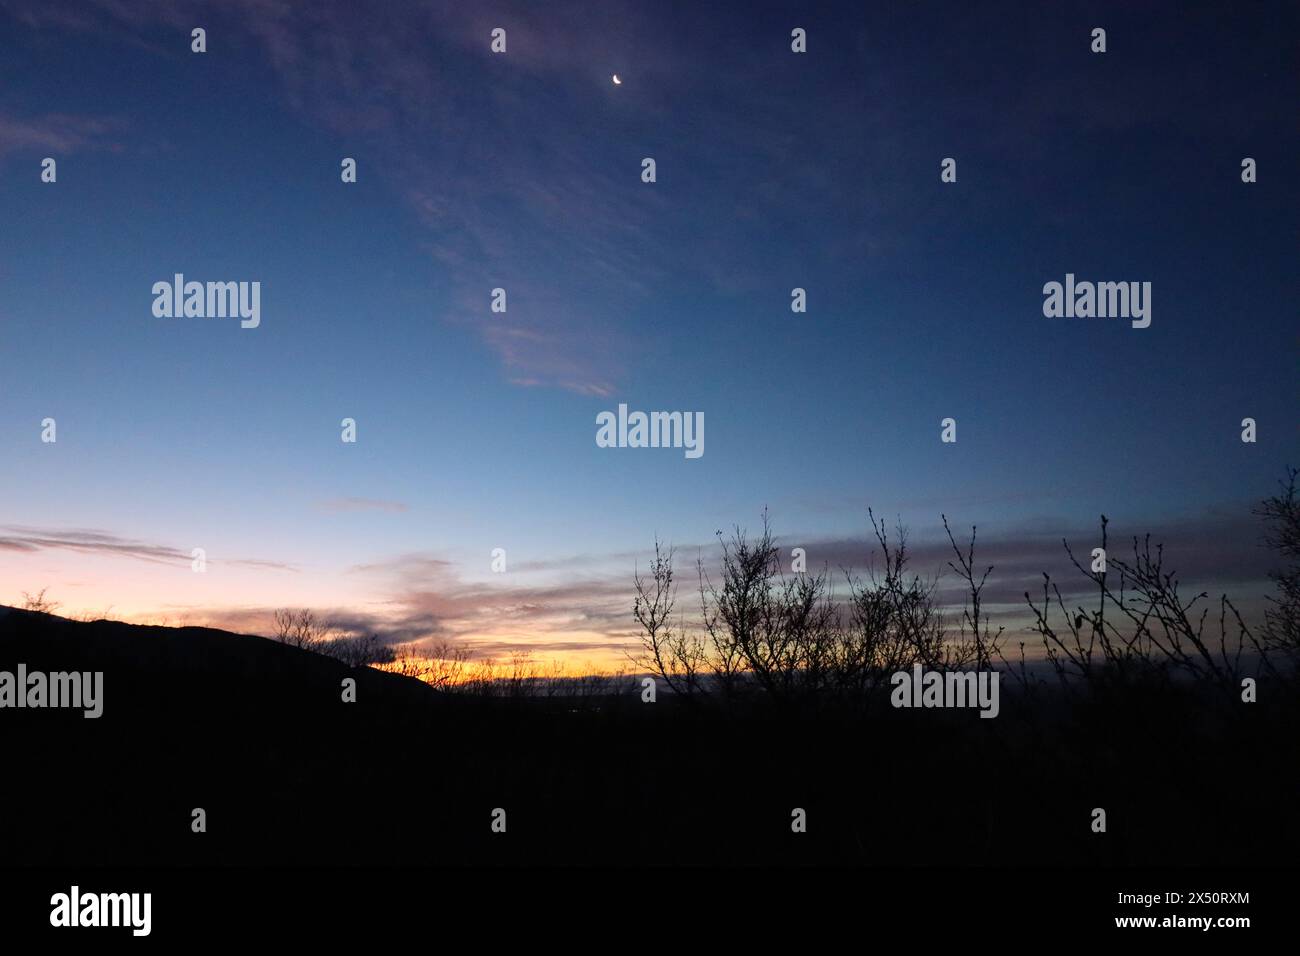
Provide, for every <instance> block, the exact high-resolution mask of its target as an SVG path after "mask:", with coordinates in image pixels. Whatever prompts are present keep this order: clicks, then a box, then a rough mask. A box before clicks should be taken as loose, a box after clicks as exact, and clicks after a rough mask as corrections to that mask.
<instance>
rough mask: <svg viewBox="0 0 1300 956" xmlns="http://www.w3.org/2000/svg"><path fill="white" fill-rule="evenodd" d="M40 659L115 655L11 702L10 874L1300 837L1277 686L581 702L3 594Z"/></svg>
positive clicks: (1171, 858)
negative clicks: (34, 700) (74, 617)
mask: <svg viewBox="0 0 1300 956" xmlns="http://www.w3.org/2000/svg"><path fill="white" fill-rule="evenodd" d="M19 662H22V663H24V664H26V665H27V668H28V669H29V670H32V671H36V670H39V671H43V672H50V671H67V670H78V671H102V672H103V674H104V690H103V697H104V711H103V716H102V717H101V718H99V719H95V720H87V719H84V718H83V717H82V715H81V713H80V712H79V711H71V712H68V711H62V712H59V711H51V710H29V709H23V710H16V709H7V708H6V709H0V747H2V748H3V749H2V752H3V759H4V766H5V770H6V773H5V775H4V785H3V786H0V819H3V820H4V821H6V827H7V836H6V840H5V847H4V852H5V855H6V859H7V860H8V862H10V863H11V864H18V865H23V864H78V865H82V864H113V865H128V864H147V863H163V864H202V863H223V864H224V863H268V862H272V863H299V864H345V865H346V864H351V863H400V864H405V863H426V864H439V863H489V864H490V863H506V862H515V863H518V862H525V863H556V862H607V863H628V864H636V863H681V862H750V863H759V862H794V863H798V862H839V863H868V864H903V865H927V864H958V865H962V864H977V863H1071V864H1078V863H1091V864H1130V863H1132V864H1137V863H1142V864H1188V863H1207V864H1208V863H1250V864H1259V863H1268V862H1293V861H1294V858H1295V854H1296V849H1297V847H1300V824H1298V823H1297V820H1296V817H1295V814H1294V813H1293V812H1292V807H1293V804H1294V794H1295V792H1296V784H1297V779H1296V777H1297V767H1300V753H1298V752H1297V750H1298V747H1300V744H1298V743H1297V739H1296V735H1295V733H1294V726H1295V717H1296V700H1295V696H1294V693H1292V692H1290V691H1289V690H1288V689H1287V688H1286V687H1285V686H1284V685H1281V684H1272V683H1270V682H1268V681H1266V680H1261V684H1260V703H1258V704H1253V705H1248V706H1236V705H1232V704H1231V703H1227V704H1225V703H1224V702H1223V701H1222V700H1221V699H1215V698H1211V697H1208V696H1206V695H1205V694H1204V693H1203V689H1202V688H1198V687H1195V686H1176V685H1171V684H1163V685H1152V686H1134V687H1099V688H1093V689H1091V691H1090V692H1089V693H1088V694H1085V695H1081V696H1080V697H1078V698H1077V699H1066V698H1065V697H1064V696H1063V695H1061V694H1060V693H1058V692H1056V691H1055V690H1054V688H1051V687H1044V688H1040V690H1039V692H1038V693H1036V694H1035V695H1034V696H1033V697H1032V698H1026V697H1023V696H1017V695H1015V694H1014V693H1013V692H1012V691H1011V689H1010V688H1006V689H1004V693H1003V703H1002V712H1001V714H1000V716H999V717H998V718H997V719H995V720H983V719H980V718H978V717H977V716H976V714H975V713H973V712H970V711H959V712H954V711H952V710H937V711H936V710H931V711H921V710H895V709H893V708H891V707H890V706H889V704H888V700H887V695H878V696H873V697H870V698H869V699H866V700H861V701H857V702H855V703H854V705H853V706H852V707H847V708H845V707H841V706H838V705H834V704H831V703H829V702H827V703H821V702H819V703H818V705H817V706H816V707H815V708H813V709H811V710H792V709H788V708H777V707H767V706H761V705H755V706H750V707H733V708H710V707H702V708H696V707H692V706H688V705H686V704H685V703H684V702H683V701H681V700H674V699H672V698H671V697H670V696H668V695H661V696H660V699H659V702H658V703H655V704H653V705H650V704H643V703H641V702H640V699H639V696H638V695H636V694H625V695H623V696H621V697H619V698H616V699H606V700H603V701H601V702H600V705H599V706H596V707H585V708H578V707H572V706H567V705H566V703H565V702H564V701H563V700H551V701H528V700H520V699H493V698H487V699H480V698H474V697H465V696H461V695H458V694H447V693H440V692H438V691H435V690H433V689H432V688H430V687H428V686H426V685H424V684H422V683H420V682H418V681H415V680H411V679H408V678H404V677H400V676H396V675H390V674H384V673H380V672H377V671H374V670H371V669H367V668H360V669H353V668H349V667H347V666H346V665H344V664H341V663H339V662H337V661H334V660H332V659H330V658H326V657H323V656H320V655H316V654H312V653H310V652H307V651H302V650H297V649H294V648H291V647H287V646H283V645H280V644H278V643H276V642H274V641H270V640H267V639H264V638H259V637H249V636H245V635H237V634H228V633H225V632H222V631H217V630H211V629H208V628H192V627H187V628H162V627H144V626H136V625H129V624H122V623H118V622H111V621H99V622H93V623H79V622H74V621H68V620H64V619H61V618H57V617H50V616H48V615H38V614H32V613H28V612H24V611H17V610H13V609H5V610H2V611H0V671H5V670H7V671H13V670H14V669H15V668H16V665H17V664H18V663H19ZM348 677H351V678H354V679H355V680H356V681H357V694H358V697H357V702H356V703H344V702H343V701H342V700H341V690H342V687H341V685H342V681H343V680H344V679H345V678H348ZM1099 806H1100V807H1104V808H1106V810H1107V814H1108V824H1109V829H1108V832H1107V833H1105V834H1095V833H1093V832H1091V830H1090V827H1089V823H1090V812H1091V810H1092V808H1093V807H1099ZM196 807H201V808H203V809H204V810H205V811H206V813H207V832H206V833H193V832H191V811H192V810H193V809H194V808H196ZM497 807H501V808H504V809H505V810H506V811H507V832H506V833H504V834H501V833H493V832H492V831H491V828H490V824H491V814H492V811H493V809H494V808H497ZM796 807H797V808H802V809H804V810H805V811H806V812H807V819H808V830H807V832H806V833H802V834H795V833H792V832H791V828H790V821H791V811H792V809H793V808H796ZM1260 819H1264V820H1269V821H1276V822H1274V823H1272V824H1271V825H1270V827H1269V828H1268V829H1267V830H1262V829H1261V828H1259V827H1258V826H1256V821H1258V820H1260Z"/></svg>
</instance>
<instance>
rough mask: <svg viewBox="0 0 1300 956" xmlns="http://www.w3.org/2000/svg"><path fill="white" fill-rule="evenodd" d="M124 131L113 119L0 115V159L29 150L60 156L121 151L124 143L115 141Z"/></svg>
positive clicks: (2, 113)
mask: <svg viewBox="0 0 1300 956" xmlns="http://www.w3.org/2000/svg"><path fill="white" fill-rule="evenodd" d="M122 128H123V124H122V122H121V121H120V120H117V119H115V118H112V117H97V116H77V115H71V114H65V113H46V114H43V115H40V116H30V117H21V116H15V115H13V114H11V113H6V112H0V156H3V155H5V154H7V153H13V152H18V151H20V150H26V149H37V150H48V151H50V152H54V153H59V154H64V155H66V154H70V153H76V152H79V151H81V150H85V149H106V150H112V151H117V150H120V149H121V148H122V146H121V143H119V142H118V141H117V140H116V139H114V138H113V136H114V134H115V133H117V132H118V131H120V130H121V129H122Z"/></svg>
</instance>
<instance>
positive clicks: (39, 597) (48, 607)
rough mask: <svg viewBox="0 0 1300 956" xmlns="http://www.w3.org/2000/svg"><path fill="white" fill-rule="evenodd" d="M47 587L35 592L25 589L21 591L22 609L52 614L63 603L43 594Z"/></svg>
mask: <svg viewBox="0 0 1300 956" xmlns="http://www.w3.org/2000/svg"><path fill="white" fill-rule="evenodd" d="M48 590H49V588H41V589H40V590H39V591H38V592H36V593H35V594H30V593H28V592H27V591H24V592H23V610H24V611H34V612H35V613H37V614H53V613H54V612H55V611H57V610H58V609H59V608H60V607H62V606H63V605H62V604H61V603H60V602H59V601H52V600H50V599H49V598H47V597H46V596H45V592H46V591H48Z"/></svg>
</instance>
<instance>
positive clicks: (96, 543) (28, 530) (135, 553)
mask: <svg viewBox="0 0 1300 956" xmlns="http://www.w3.org/2000/svg"><path fill="white" fill-rule="evenodd" d="M0 550H2V551H17V552H30V553H35V552H39V551H75V552H77V553H79V554H95V555H103V556H107V557H120V558H131V559H134V560H137V561H148V562H150V563H153V564H189V563H190V562H191V561H192V560H193V557H192V555H191V553H190V552H189V551H182V550H180V549H179V548H173V547H170V546H168V545H163V544H155V543H152V542H147V541H138V540H135V539H132V538H123V537H119V536H118V535H115V534H110V533H108V532H105V531H96V530H87V529H68V530H54V529H48V528H32V527H27V526H24V525H4V526H0ZM209 562H210V563H213V564H221V563H225V564H232V565H242V566H245V567H255V568H263V569H266V570H275V571H297V570H298V568H297V567H295V566H294V565H291V564H284V563H282V562H279V561H262V560H258V559H255V558H232V559H227V560H225V561H224V562H223V561H221V560H218V559H209Z"/></svg>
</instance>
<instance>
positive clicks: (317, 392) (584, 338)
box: [0, 0, 1300, 664]
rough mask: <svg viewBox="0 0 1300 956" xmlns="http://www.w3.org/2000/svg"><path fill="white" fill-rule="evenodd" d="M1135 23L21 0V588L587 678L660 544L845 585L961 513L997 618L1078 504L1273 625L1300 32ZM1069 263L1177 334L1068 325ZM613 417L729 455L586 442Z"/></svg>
mask: <svg viewBox="0 0 1300 956" xmlns="http://www.w3.org/2000/svg"><path fill="white" fill-rule="evenodd" d="M1129 7H1131V5H1127V4H1113V5H1112V4H1098V3H1081V4H1072V3H1065V4H1053V5H1050V8H1043V9H1039V8H1037V6H1036V5H1013V4H985V5H978V7H974V6H967V5H961V6H957V5H951V4H935V5H929V4H924V3H919V4H892V5H883V4H882V5H874V4H834V3H818V4H806V5H805V4H793V3H779V4H778V3H743V4H740V3H737V4H728V3H717V4H713V3H710V4H686V3H682V4H677V3H620V2H600V3H591V4H586V3H564V4H501V3H484V4H461V3H424V4H417V3H410V4H405V3H403V4H397V3H392V4H388V3H379V4H376V5H370V4H352V3H346V4H344V3H337V4H336V3H319V4H311V5H290V4H283V3H279V2H272V0H240V2H231V3H225V4H221V5H211V4H200V3H192V2H186V0H181V2H174V3H169V4H166V5H158V4H154V3H149V2H144V0H101V2H87V3H82V4H55V5H51V4H47V3H41V2H28V0H0V222H2V223H3V228H2V229H0V452H2V453H0V603H19V602H20V601H21V599H22V592H24V591H29V592H35V591H38V590H40V589H41V588H45V587H48V588H49V594H50V596H52V597H53V598H54V599H55V600H58V601H60V602H62V605H63V610H64V612H65V613H85V614H98V613H101V612H107V613H109V614H110V615H111V616H113V617H116V618H121V619H126V620H137V621H150V622H168V623H174V624H175V623H209V624H215V625H218V626H226V627H231V628H233V629H236V630H246V631H250V632H257V631H258V630H259V629H264V627H265V624H266V620H267V617H268V615H269V612H270V610H272V609H274V608H277V607H310V608H314V609H317V610H319V611H321V612H322V613H323V614H326V615H327V616H330V617H332V618H334V619H335V620H337V621H339V622H340V623H341V624H342V625H344V626H347V627H354V628H358V629H370V630H374V631H377V632H379V633H381V634H382V635H383V636H384V637H385V639H387V640H391V641H399V640H400V641H418V640H430V639H443V638H446V639H452V640H455V641H460V642H463V643H465V644H466V645H468V646H470V647H472V648H474V649H476V650H477V651H479V652H481V653H485V654H487V653H504V652H505V651H507V650H509V649H514V648H526V649H529V650H531V651H533V652H535V653H536V654H538V655H540V656H543V657H546V656H551V657H556V658H559V659H562V660H565V661H568V662H578V661H591V662H595V663H598V664H605V663H609V662H616V661H617V660H618V659H620V658H621V648H622V647H624V646H625V645H626V641H627V640H628V638H629V637H630V635H631V634H632V633H633V632H632V626H633V625H632V621H631V616H630V610H631V600H632V591H631V576H632V573H633V570H634V568H635V567H637V566H638V564H639V565H640V566H641V567H644V564H645V561H646V560H647V556H648V555H649V554H650V552H651V551H652V547H653V542H654V540H655V538H656V536H658V537H659V538H660V539H662V540H664V541H667V542H671V543H672V544H673V545H675V546H676V547H677V549H678V553H679V556H682V557H683V561H684V563H686V564H689V563H692V562H693V560H694V557H695V555H696V554H697V553H702V554H704V555H705V556H706V558H708V557H709V556H710V555H712V554H714V550H713V546H714V545H715V543H716V532H717V531H718V530H729V529H731V528H732V527H733V526H735V525H741V526H747V527H750V528H753V527H755V526H757V525H758V524H759V522H760V520H761V515H762V512H763V510H764V509H765V508H766V509H768V510H769V512H770V514H771V517H772V521H773V525H774V528H775V530H776V532H777V534H778V537H779V539H780V541H781V542H782V545H783V547H786V548H790V547H795V546H802V547H804V548H805V549H806V551H807V554H808V562H809V565H810V566H812V567H820V566H822V565H827V566H829V567H831V568H832V569H839V568H843V567H846V566H856V567H861V566H863V565H865V563H866V561H867V560H868V558H869V557H870V553H871V547H870V543H869V530H870V528H869V524H868V519H867V508H868V506H870V507H872V508H874V510H875V513H876V514H877V516H881V517H886V518H887V520H888V521H889V522H890V523H891V524H893V523H894V522H895V521H899V522H902V523H903V524H905V525H906V526H907V527H908V528H909V529H910V531H911V534H912V540H913V543H914V544H915V545H916V556H917V561H918V568H919V569H920V570H936V571H937V570H939V569H941V568H942V566H943V563H944V562H945V561H946V560H947V557H948V556H947V555H946V554H945V553H944V548H945V547H946V543H944V542H943V541H942V539H941V537H940V535H941V534H942V526H941V523H940V515H941V514H947V515H948V517H949V518H950V519H951V520H952V522H953V524H954V526H955V527H959V528H968V527H969V526H970V525H972V524H977V525H978V526H979V529H980V536H981V541H982V542H987V546H988V549H989V550H988V555H989V556H990V560H991V561H993V562H994V563H996V564H997V565H998V567H997V570H995V573H994V576H993V582H994V586H995V587H996V588H997V590H996V592H995V600H994V602H993V603H994V607H995V609H996V610H997V612H998V613H999V614H1005V615H1007V616H1008V619H1009V620H1010V619H1012V618H1014V617H1015V615H1017V614H1019V615H1020V616H1021V617H1023V615H1024V611H1023V609H1022V608H1020V607H1019V605H1020V604H1021V603H1022V600H1021V599H1020V598H1019V595H1020V594H1022V593H1023V591H1024V590H1025V587H1027V586H1036V584H1035V582H1037V581H1041V577H1040V575H1039V572H1040V571H1042V570H1050V569H1053V568H1055V569H1058V570H1059V569H1060V566H1061V562H1062V560H1063V552H1062V550H1061V547H1060V545H1061V539H1062V538H1063V537H1066V538H1070V539H1071V540H1072V541H1079V542H1086V543H1087V547H1089V548H1090V547H1091V546H1092V545H1093V544H1094V543H1095V542H1093V540H1092V539H1093V538H1095V529H1096V524H1097V516H1098V515H1099V514H1101V513H1103V512H1104V513H1105V514H1107V515H1108V516H1109V517H1110V519H1111V529H1110V530H1111V535H1112V539H1113V540H1121V541H1122V540H1125V539H1127V538H1129V537H1131V536H1132V535H1135V534H1145V533H1146V532H1152V533H1153V534H1155V535H1158V536H1160V537H1161V538H1163V539H1164V540H1165V541H1166V542H1167V543H1168V545H1169V551H1170V553H1171V555H1174V556H1175V566H1176V567H1177V568H1178V569H1179V570H1180V571H1182V572H1183V574H1184V575H1187V576H1190V578H1191V579H1192V580H1199V581H1207V582H1212V583H1213V584H1214V585H1216V586H1217V585H1222V586H1223V587H1224V588H1226V589H1228V590H1230V592H1232V593H1233V594H1234V595H1235V596H1238V595H1244V599H1245V600H1247V601H1251V600H1256V599H1258V598H1259V597H1260V596H1261V595H1262V594H1263V593H1264V591H1265V590H1266V587H1267V585H1266V582H1265V581H1264V579H1263V575H1264V572H1265V571H1266V570H1267V569H1268V567H1269V556H1268V555H1267V554H1266V553H1265V552H1264V551H1263V549H1262V548H1261V547H1260V543H1259V537H1260V531H1261V528H1260V526H1259V524H1258V522H1257V521H1256V520H1255V519H1252V518H1251V517H1250V514H1249V512H1250V508H1251V505H1252V503H1253V502H1255V501H1257V500H1258V499H1260V498H1262V497H1264V496H1265V495H1268V494H1270V493H1271V492H1272V491H1274V490H1275V488H1276V482H1277V480H1278V478H1279V477H1281V475H1282V473H1283V469H1284V467H1285V466H1287V465H1288V464H1300V441H1298V440H1297V430H1296V419H1295V410H1296V407H1297V405H1296V399H1297V388H1296V384H1297V381H1300V378H1297V375H1296V358H1297V352H1296V346H1297V344H1300V343H1298V341H1297V323H1296V303H1297V301H1298V300H1300V278H1298V276H1300V270H1297V268H1296V252H1297V238H1298V237H1297V223H1300V176H1298V175H1297V173H1298V172H1300V171H1298V170H1297V168H1296V167H1297V157H1300V150H1298V149H1297V146H1300V136H1297V128H1296V122H1295V115H1294V103H1295V102H1296V100H1297V96H1296V94H1297V92H1300V90H1297V70H1296V62H1295V57H1296V54H1295V50H1294V45H1293V39H1292V38H1293V37H1294V35H1295V27H1296V26H1297V23H1296V22H1295V21H1296V20H1297V19H1298V18H1297V14H1296V10H1295V8H1294V7H1290V8H1288V7H1287V6H1285V5H1281V4H1279V5H1276V6H1268V5H1263V6H1260V7H1253V6H1252V7H1244V8H1234V9H1232V10H1226V9H1214V10H1211V11H1209V12H1206V11H1194V10H1188V9H1185V7H1184V5H1176V4H1172V3H1169V4H1149V5H1148V4H1144V5H1142V6H1141V8H1140V9H1130V8H1129ZM1288 21H1289V22H1288ZM195 27H202V28H203V29H204V30H206V42H207V50H206V52H204V53H194V52H192V51H191V30H192V29H193V28H195ZM498 27H499V28H502V29H504V30H505V31H506V38H507V39H506V50H505V52H503V53H494V52H493V51H492V49H491V34H492V31H493V30H494V29H495V28H498ZM796 27H798V28H802V29H804V30H805V31H806V36H807V52H806V53H801V54H800V53H794V52H792V50H791V31H792V30H793V29H794V28H796ZM1095 27H1103V28H1105V29H1106V31H1107V51H1106V52H1105V53H1104V54H1097V53H1093V52H1092V51H1091V50H1090V45H1091V43H1092V40H1091V32H1092V30H1093V28H1095ZM614 74H617V75H618V76H619V78H620V80H621V83H619V84H617V85H616V84H614V83H613V82H612V79H611V77H612V76H613V75H614ZM45 157H51V158H54V159H55V160H56V161H57V181H56V182H54V183H46V182H42V181H41V162H42V160H43V159H44V158H45ZM344 157H351V158H354V159H355V160H356V163H357V181H356V182H355V183H344V182H342V181H341V177H340V163H341V161H342V159H343V158H344ZM646 157H651V158H653V159H654V160H655V164H656V180H655V181H654V182H652V183H647V182H643V181H642V175H641V174H642V160H643V159H644V158H646ZM947 157H952V158H954V159H956V161H957V167H956V169H957V180H956V182H951V183H945V182H941V179H940V163H941V161H942V160H943V159H944V158H947ZM1243 157H1252V158H1254V159H1255V160H1256V163H1257V170H1258V179H1257V181H1256V182H1254V183H1249V184H1247V183H1243V182H1242V180H1241V162H1242V159H1243ZM175 273H182V274H184V275H185V277H186V278H187V279H188V280H198V281H257V282H259V283H260V290H261V312H260V324H259V326H258V327H257V328H249V329H245V328H241V327H240V323H239V321H238V320H237V319H231V318H198V317H188V318H186V317H170V318H167V317H157V316H155V315H154V313H153V309H152V305H153V300H154V296H153V294H152V291H151V289H152V286H153V284H154V283H155V282H157V281H160V280H161V281H170V280H171V278H172V276H173V275H174V274H175ZM1067 273H1073V274H1074V275H1076V276H1077V277H1078V279H1079V280H1080V281H1083V280H1090V281H1140V282H1150V283H1151V288H1152V293H1151V319H1152V321H1151V325H1150V327H1148V328H1145V329H1135V328H1133V327H1131V324H1130V322H1129V321H1127V320H1125V319H1098V318H1047V317H1045V316H1044V314H1043V286H1044V284H1045V283H1047V282H1051V281H1058V282H1063V281H1064V279H1065V276H1066V274H1067ZM494 288H504V289H505V290H506V293H507V303H508V304H507V310H506V312H504V313H500V312H493V311H492V310H491V309H490V303H491V293H492V290H493V289H494ZM794 288H802V289H805V290H806V294H807V311H806V312H803V313H796V312H793V311H792V310H791V290H792V289H794ZM620 403H625V404H627V405H628V406H629V408H631V409H633V410H644V411H651V410H677V411H684V412H697V413H702V414H703V416H704V419H705V422H706V429H705V439H706V441H705V452H704V454H703V455H702V456H701V457H699V458H694V459H689V458H687V457H686V456H685V455H684V454H683V452H682V450H681V449H664V448H655V449H652V448H602V447H598V445H597V443H596V441H595V435H596V416H597V415H598V414H600V413H601V412H603V411H614V410H616V409H617V407H618V405H619V404H620ZM947 417H951V418H953V419H955V420H956V423H957V424H956V429H957V440H956V442H954V443H944V442H942V441H941V440H940V431H941V427H940V423H941V420H942V419H944V418H947ZM1246 417H1251V418H1253V419H1255V421H1256V423H1257V441H1256V442H1254V443H1244V442H1242V441H1241V422H1242V419H1243V418H1246ZM46 418H53V419H54V420H55V422H56V427H57V441H55V442H53V443H49V442H43V441H42V440H41V437H42V422H43V420H45V419H46ZM344 418H352V419H354V420H355V422H356V428H357V440H356V441H355V443H344V442H343V441H341V440H340V432H341V427H340V423H341V421H342V420H343V419H344ZM194 548H202V549H204V551H205V553H206V556H207V562H208V563H207V570H206V571H205V572H204V573H202V574H196V573H194V572H193V570H192V568H191V554H192V549H194ZM498 548H500V549H504V551H505V556H506V565H505V571H504V572H496V571H494V570H493V568H492V560H493V558H492V552H493V550H494V549H498ZM1084 550H1087V548H1085V549H1084Z"/></svg>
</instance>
